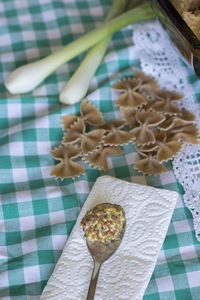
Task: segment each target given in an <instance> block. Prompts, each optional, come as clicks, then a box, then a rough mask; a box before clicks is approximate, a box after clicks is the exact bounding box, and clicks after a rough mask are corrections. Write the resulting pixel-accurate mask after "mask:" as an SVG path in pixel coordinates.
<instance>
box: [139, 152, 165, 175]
mask: <svg viewBox="0 0 200 300" xmlns="http://www.w3.org/2000/svg"><path fill="white" fill-rule="evenodd" d="M140 154H141V153H140ZM143 156H144V158H142V159H141V160H139V161H138V162H137V163H136V164H135V165H134V168H135V169H137V170H138V171H140V172H142V173H143V174H147V175H159V174H161V173H164V172H167V169H166V168H165V167H164V166H163V165H162V163H160V162H159V161H158V160H157V158H156V156H155V155H154V154H153V152H152V153H148V154H143Z"/></svg>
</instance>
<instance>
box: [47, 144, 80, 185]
mask: <svg viewBox="0 0 200 300" xmlns="http://www.w3.org/2000/svg"><path fill="white" fill-rule="evenodd" d="M50 154H51V155H52V157H53V158H54V159H56V160H59V161H60V162H59V163H58V164H57V165H56V166H55V167H54V168H53V170H52V171H51V174H50V175H51V176H55V177H56V178H61V179H62V180H63V179H64V178H75V177H77V176H80V175H83V174H85V170H84V169H83V168H82V166H81V165H79V164H78V163H77V162H74V161H73V159H74V158H76V157H78V156H79V155H80V149H79V148H78V147H77V146H76V145H60V146H59V147H56V148H55V149H54V150H51V151H50Z"/></svg>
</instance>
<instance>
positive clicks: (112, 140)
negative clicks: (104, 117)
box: [101, 120, 133, 146]
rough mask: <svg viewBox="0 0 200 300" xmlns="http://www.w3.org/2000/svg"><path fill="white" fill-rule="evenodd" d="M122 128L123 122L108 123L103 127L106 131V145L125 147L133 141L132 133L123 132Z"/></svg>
mask: <svg viewBox="0 0 200 300" xmlns="http://www.w3.org/2000/svg"><path fill="white" fill-rule="evenodd" d="M122 127H124V121H123V120H114V121H108V122H106V123H105V124H104V125H102V126H101V128H103V129H105V131H106V135H105V137H104V145H106V146H108V145H110V146H112V145H123V144H127V143H128V142H129V141H130V140H132V138H133V134H132V133H131V132H130V131H124V130H122V129H121V128H122Z"/></svg>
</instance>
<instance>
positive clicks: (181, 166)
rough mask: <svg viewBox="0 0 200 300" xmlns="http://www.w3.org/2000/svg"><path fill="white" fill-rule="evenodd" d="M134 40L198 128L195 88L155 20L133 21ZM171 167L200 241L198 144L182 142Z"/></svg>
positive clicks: (147, 68)
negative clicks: (180, 149)
mask: <svg viewBox="0 0 200 300" xmlns="http://www.w3.org/2000/svg"><path fill="white" fill-rule="evenodd" d="M133 40H134V44H135V48H136V51H137V52H138V57H139V58H140V60H141V67H142V70H143V71H144V72H145V73H146V74H149V75H151V76H153V77H154V78H156V79H157V80H158V82H159V84H160V86H161V87H162V88H166V89H170V90H176V91H178V92H181V93H182V94H183V95H184V98H183V100H182V101H181V103H180V106H181V107H182V108H185V109H187V110H189V111H190V112H192V113H193V114H195V115H196V119H197V126H198V128H199V129H200V105H199V104H197V103H195V99H194V90H193V87H192V86H191V84H190V83H189V82H188V80H187V73H186V68H185V67H184V66H183V65H182V64H181V61H180V59H179V55H178V53H177V51H176V50H175V48H174V47H173V45H172V44H171V43H170V41H169V38H168V35H167V33H166V32H165V31H164V30H163V28H162V26H161V25H160V23H159V22H158V21H153V22H147V23H142V24H136V25H135V26H134V34H133ZM173 169H174V172H175V175H176V177H177V179H178V180H179V182H180V183H181V184H182V185H183V188H184V190H185V194H184V201H185V204H186V206H187V207H188V208H189V209H190V211H191V213H192V215H193V220H194V229H195V233H196V237H197V239H198V240H199V241H200V183H199V180H200V146H199V145H197V146H196V145H187V144H186V145H185V146H184V147H183V149H182V151H181V152H180V154H179V155H178V156H177V157H175V158H174V160H173Z"/></svg>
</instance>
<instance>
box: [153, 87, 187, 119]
mask: <svg viewBox="0 0 200 300" xmlns="http://www.w3.org/2000/svg"><path fill="white" fill-rule="evenodd" d="M182 97H183V96H182V95H181V94H179V93H176V92H170V91H165V90H158V91H156V99H157V101H156V102H154V103H153V104H152V106H151V108H152V109H153V110H155V111H158V112H161V113H164V114H167V115H177V114H181V110H180V109H179V108H178V107H177V106H176V104H175V103H174V102H176V101H179V100H181V99H182Z"/></svg>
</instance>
